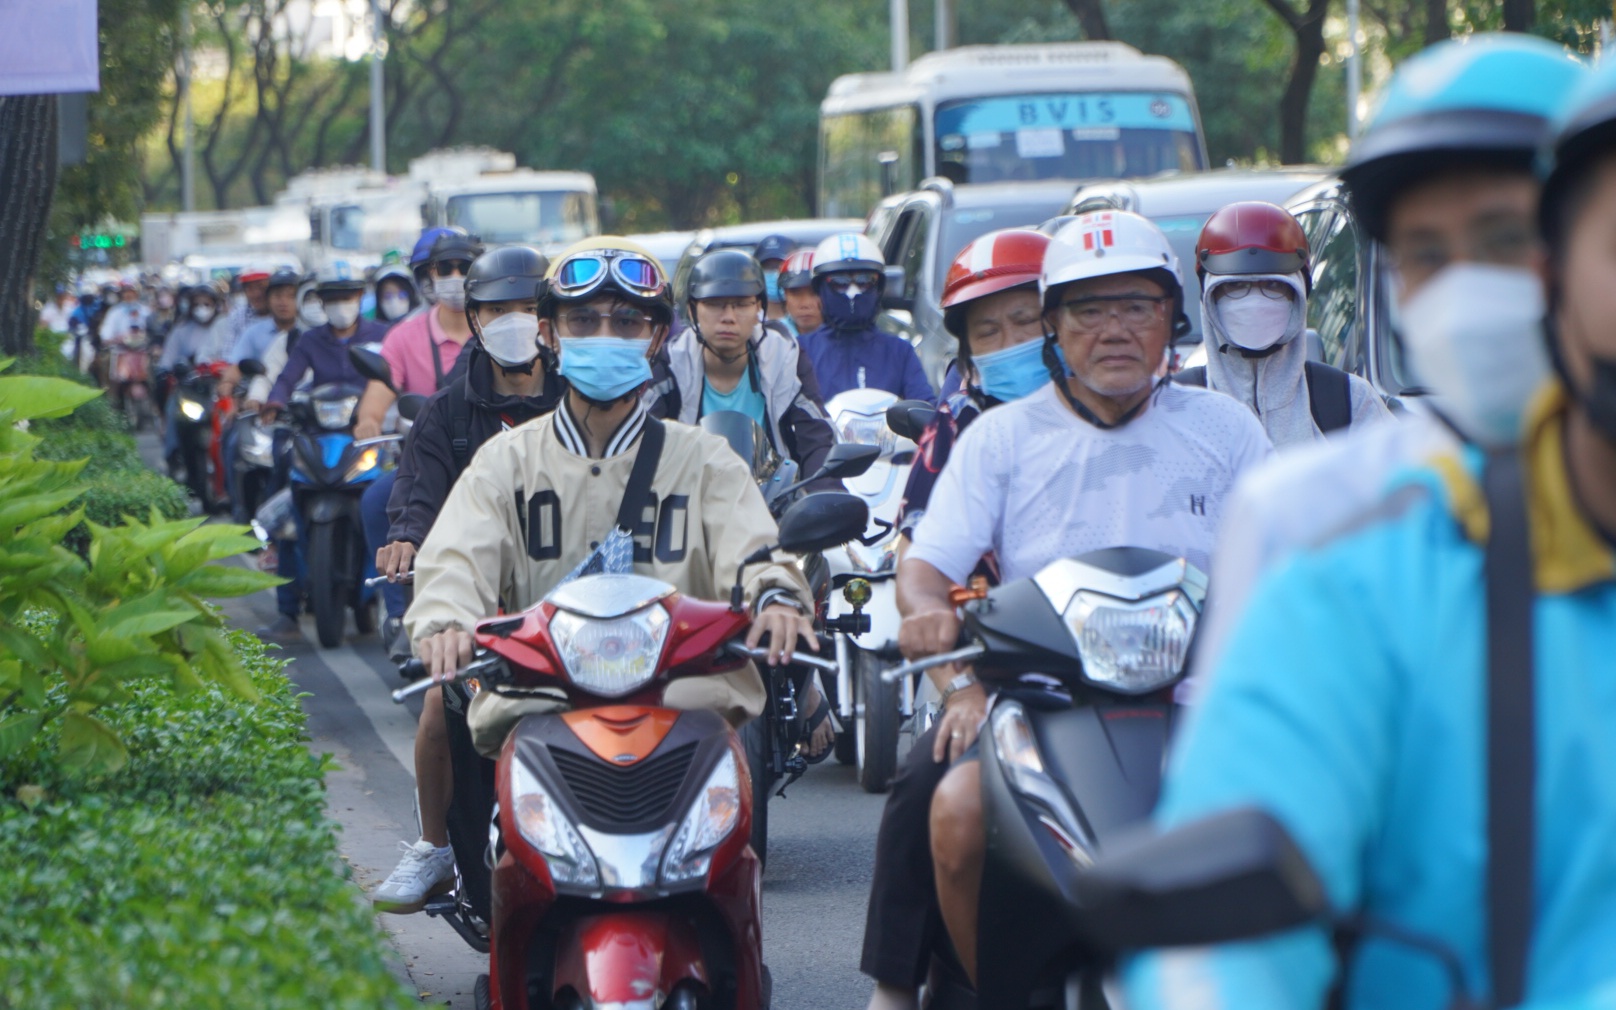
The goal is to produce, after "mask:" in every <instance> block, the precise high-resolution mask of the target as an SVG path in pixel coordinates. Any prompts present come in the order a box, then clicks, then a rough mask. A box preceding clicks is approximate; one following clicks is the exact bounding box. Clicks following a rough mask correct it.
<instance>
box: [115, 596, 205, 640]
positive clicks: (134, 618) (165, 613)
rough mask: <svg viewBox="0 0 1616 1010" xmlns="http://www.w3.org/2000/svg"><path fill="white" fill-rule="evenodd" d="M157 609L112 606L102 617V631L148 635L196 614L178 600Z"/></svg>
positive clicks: (174, 625) (184, 620) (180, 623)
mask: <svg viewBox="0 0 1616 1010" xmlns="http://www.w3.org/2000/svg"><path fill="white" fill-rule="evenodd" d="M163 602H164V603H165V604H167V606H166V607H165V609H162V610H159V609H156V608H155V607H141V608H139V609H136V608H135V607H134V606H131V605H125V606H122V607H114V608H113V609H112V610H109V611H107V612H106V614H105V615H103V618H102V621H103V623H102V629H103V630H102V633H103V634H108V635H129V636H149V635H156V634H160V633H162V632H164V631H167V630H168V629H170V628H176V627H179V626H180V625H182V624H184V623H185V622H186V621H189V620H191V619H192V618H194V617H196V616H197V611H196V610H195V609H194V608H192V607H188V606H185V605H184V604H182V603H179V602H178V601H174V602H173V603H169V602H168V601H163Z"/></svg>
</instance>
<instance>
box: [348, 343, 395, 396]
mask: <svg viewBox="0 0 1616 1010" xmlns="http://www.w3.org/2000/svg"><path fill="white" fill-rule="evenodd" d="M348 360H349V361H351V362H353V366H354V370H355V371H357V372H358V373H359V374H360V375H363V376H364V377H365V378H367V379H369V380H371V381H372V382H380V383H381V384H382V385H384V386H386V387H387V388H388V389H392V390H393V391H394V392H397V388H396V387H395V386H394V385H393V369H392V367H391V366H389V365H388V364H387V359H386V358H384V357H382V356H381V355H380V354H379V353H377V352H376V351H373V350H371V349H370V348H368V347H350V348H348Z"/></svg>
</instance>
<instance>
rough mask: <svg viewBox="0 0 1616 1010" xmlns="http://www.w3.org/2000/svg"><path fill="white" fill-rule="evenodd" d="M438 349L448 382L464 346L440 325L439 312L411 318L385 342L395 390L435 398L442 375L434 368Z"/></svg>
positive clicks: (432, 310) (388, 336) (388, 334)
mask: <svg viewBox="0 0 1616 1010" xmlns="http://www.w3.org/2000/svg"><path fill="white" fill-rule="evenodd" d="M434 345H435V346H436V347H437V351H438V366H439V367H440V368H442V370H443V377H444V378H446V379H447V378H448V377H449V373H450V372H451V371H453V370H454V364H455V359H456V358H458V357H459V356H460V348H461V347H462V346H464V345H463V344H461V343H460V342H459V341H457V340H455V339H454V338H452V337H450V336H449V335H448V334H447V333H445V332H443V327H442V326H439V325H438V310H437V309H436V308H429V309H427V310H426V311H425V312H422V313H420V314H418V315H414V316H411V317H410V318H408V319H406V320H404V321H403V322H401V323H399V324H397V325H396V326H394V327H393V328H392V329H390V330H388V331H387V336H386V337H383V338H382V357H384V358H386V359H387V367H389V368H391V369H392V370H393V387H394V388H395V389H397V390H398V391H399V392H400V393H420V394H421V395H422V396H431V395H432V394H433V393H435V392H437V390H438V372H437V370H436V369H434V368H433V365H432V349H433V347H434Z"/></svg>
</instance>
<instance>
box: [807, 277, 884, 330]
mask: <svg viewBox="0 0 1616 1010" xmlns="http://www.w3.org/2000/svg"><path fill="white" fill-rule="evenodd" d="M880 307H881V292H880V291H878V290H877V289H875V288H870V289H869V290H867V291H860V292H859V293H858V294H856V295H854V296H853V297H851V298H849V297H848V296H846V295H844V294H838V293H837V292H836V290H835V289H833V288H831V287H830V286H829V285H827V286H825V287H824V288H822V289H821V290H820V294H819V309H820V311H821V312H822V313H824V316H825V322H827V323H829V324H830V325H831V328H832V329H836V330H842V329H867V328H869V326H870V324H871V323H874V322H875V313H876V310H877V309H879V308H880Z"/></svg>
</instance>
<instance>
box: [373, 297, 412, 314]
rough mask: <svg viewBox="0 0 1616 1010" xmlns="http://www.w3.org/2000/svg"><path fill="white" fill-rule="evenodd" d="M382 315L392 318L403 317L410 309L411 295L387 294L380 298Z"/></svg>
mask: <svg viewBox="0 0 1616 1010" xmlns="http://www.w3.org/2000/svg"><path fill="white" fill-rule="evenodd" d="M380 305H381V309H382V315H384V316H386V317H387V318H388V319H390V320H396V319H403V318H404V313H406V312H408V311H410V296H409V295H386V296H384V297H383V298H382V299H380Z"/></svg>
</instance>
